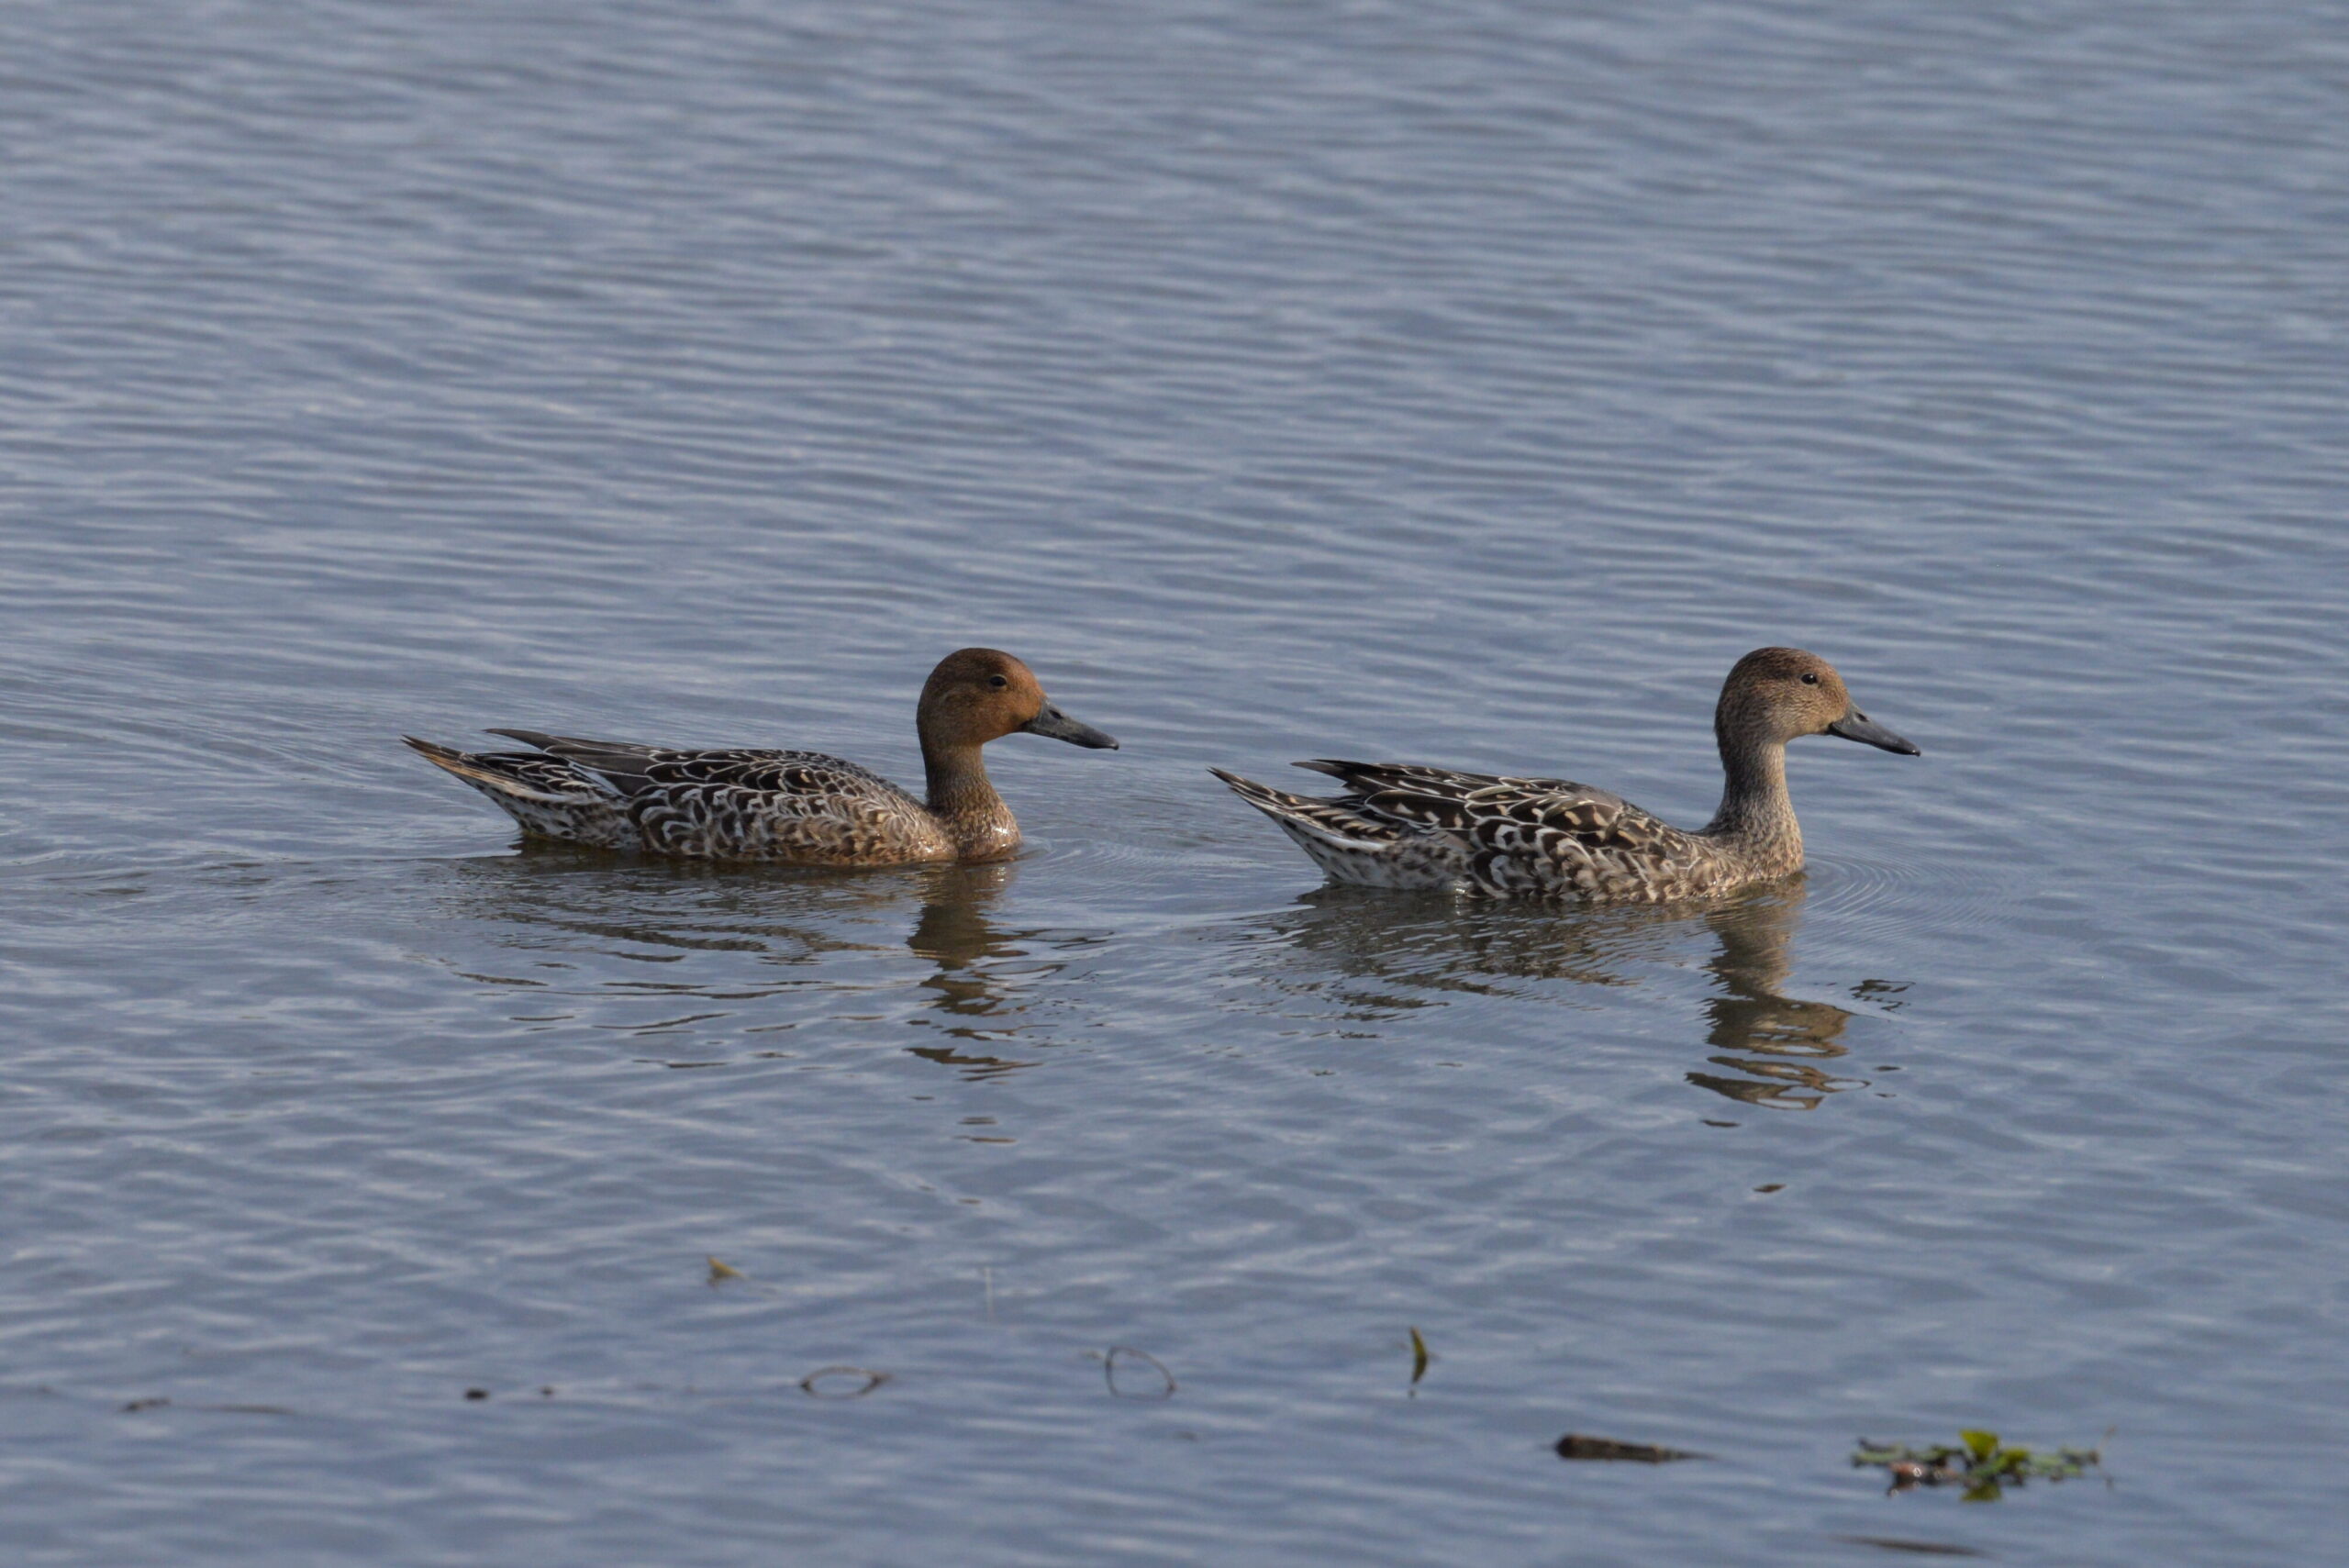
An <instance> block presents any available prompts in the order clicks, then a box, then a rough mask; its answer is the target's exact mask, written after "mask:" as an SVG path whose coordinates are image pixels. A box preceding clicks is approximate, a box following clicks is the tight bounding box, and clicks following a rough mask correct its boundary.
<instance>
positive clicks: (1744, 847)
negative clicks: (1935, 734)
mask: <svg viewBox="0 0 2349 1568" xmlns="http://www.w3.org/2000/svg"><path fill="white" fill-rule="evenodd" d="M1713 732H1714V736H1715V738H1716V740H1718V741H1719V742H1720V753H1721V771H1722V773H1723V786H1722V790H1721V805H1720V810H1719V811H1718V812H1716V813H1714V816H1713V819H1712V821H1711V822H1710V823H1709V824H1707V825H1706V826H1705V827H1704V828H1699V829H1698V830H1697V831H1695V832H1689V831H1687V830H1685V829H1682V828H1675V827H1673V826H1672V825H1671V824H1669V823H1667V822H1664V821H1662V820H1661V819H1659V818H1657V817H1653V816H1651V815H1649V814H1648V813H1647V812H1644V811H1642V810H1641V809H1640V808H1639V807H1638V806H1633V805H1631V803H1630V802H1629V801H1627V800H1625V799H1623V797H1622V796H1620V795H1611V794H1609V793H1608V792H1607V791H1606V790H1603V789H1592V788H1590V787H1589V786H1587V785H1585V784H1573V783H1570V782H1568V781H1566V780H1564V779H1544V778H1514V777H1503V776H1500V775H1497V774H1493V773H1458V772H1455V771H1453V770H1452V769H1449V768H1430V767H1418V766H1412V765H1408V764H1404V763H1395V762H1334V761H1329V760H1323V761H1317V762H1299V763H1298V764H1297V766H1298V767H1301V768H1310V769H1312V770H1314V771H1315V772H1317V773H1330V774H1332V775H1334V776H1336V777H1337V778H1339V779H1341V780H1343V781H1344V782H1345V784H1346V785H1347V793H1346V794H1344V795H1339V796H1336V797H1334V798H1331V797H1326V796H1318V795H1292V794H1290V793H1288V792H1287V791H1286V790H1276V789H1273V788H1271V787H1270V786H1268V785H1265V784H1257V783H1255V782H1254V781H1252V780H1250V779H1243V778H1241V777H1239V776H1238V775H1237V774H1233V773H1225V772H1223V771H1222V770H1221V769H1211V770H1210V772H1213V773H1215V775H1216V776H1217V777H1218V778H1219V779H1221V780H1223V781H1224V783H1226V784H1230V786H1231V788H1232V789H1233V791H1234V792H1235V793H1237V794H1238V795H1240V797H1241V799H1242V800H1245V801H1247V802H1248V804H1250V805H1251V806H1255V807H1256V808H1257V809H1258V810H1260V811H1262V812H1264V814H1265V815H1266V816H1267V817H1271V818H1272V819H1273V820H1274V821H1275V822H1277V823H1278V824H1280V826H1281V828H1282V830H1283V831H1285V832H1286V833H1287V834H1288V836H1289V837H1290V838H1291V839H1294V840H1296V841H1297V844H1298V846H1299V847H1301V848H1302V849H1303V850H1304V851H1305V852H1306V853H1307V854H1308V855H1309V856H1311V857H1312V858H1313V860H1314V862H1316V863H1317V864H1319V866H1320V867H1321V868H1322V869H1323V870H1324V871H1326V872H1327V873H1329V874H1330V877H1331V878H1332V879H1333V880H1335V881H1339V882H1353V883H1362V884H1368V885H1372V886H1379V887H1420V888H1446V889H1450V890H1452V891H1453V892H1459V893H1487V894H1523V895H1534V896H1542V897H1554V898H1570V899H1575V900H1578V901H1581V902H1585V903H1594V904H1599V903H1639V904H1658V903H1663V902H1664V901H1666V900H1669V899H1675V898H1692V897H1698V896H1703V895H1712V894H1719V893H1726V892H1730V891H1732V890H1734V889H1736V888H1739V887H1743V886H1746V885H1749V884H1753V883H1757V882H1766V881H1769V880H1772V879H1774V878H1776V877H1781V876H1787V875H1790V874H1792V873H1795V872H1798V871H1800V870H1801V869H1802V829H1801V828H1800V827H1799V826H1798V825H1797V823H1796V821H1795V809H1794V803H1793V801H1792V800H1791V799H1790V798H1789V797H1788V796H1787V761H1786V759H1787V741H1789V740H1797V739H1799V738H1800V737H1802V736H1805V735H1838V736H1841V737H1842V738H1843V739H1845V740H1860V741H1865V742H1866V743H1867V744H1868V745H1871V746H1879V747H1882V748H1883V749H1884V750H1885V751H1898V752H1900V753H1901V754H1903V755H1906V756H1911V757H1913V756H1916V755H1918V751H1917V748H1916V747H1914V746H1912V745H1910V744H1909V742H1908V741H1906V740H1902V739H1901V738H1900V737H1899V736H1898V735H1895V734H1894V733H1893V732H1892V731H1891V730H1889V729H1887V728H1884V727H1883V726H1882V725H1880V724H1877V723H1876V722H1875V721H1874V720H1873V719H1871V718H1869V717H1868V716H1867V715H1866V714H1864V713H1862V712H1861V711H1860V710H1859V709H1858V708H1857V707H1855V706H1853V703H1852V696H1851V694H1850V693H1849V692H1847V691H1845V690H1844V689H1843V678H1842V676H1841V675H1838V674H1837V673H1835V669H1834V666H1832V665H1831V664H1830V663H1828V662H1827V661H1826V660H1824V659H1821V658H1820V657H1819V656H1818V655H1817V654H1815V653H1806V652H1804V651H1802V650H1800V649H1798V648H1761V649H1756V650H1755V651H1753V652H1751V653H1749V654H1747V655H1746V656H1745V657H1744V658H1742V659H1741V660H1739V661H1738V662H1737V664H1736V667H1735V668H1733V669H1731V671H1730V673H1729V679H1728V680H1727V681H1726V682H1724V683H1723V684H1722V685H1721V695H1720V703H1719V705H1718V706H1716V707H1715V708H1714V712H1713Z"/></svg>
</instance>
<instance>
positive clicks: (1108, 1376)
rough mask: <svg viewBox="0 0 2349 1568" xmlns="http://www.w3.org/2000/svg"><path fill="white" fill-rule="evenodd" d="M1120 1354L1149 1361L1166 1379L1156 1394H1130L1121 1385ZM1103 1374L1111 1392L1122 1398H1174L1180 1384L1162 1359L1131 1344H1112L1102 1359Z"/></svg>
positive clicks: (1137, 1359)
mask: <svg viewBox="0 0 2349 1568" xmlns="http://www.w3.org/2000/svg"><path fill="white" fill-rule="evenodd" d="M1119 1356H1131V1357H1132V1358H1133V1359H1134V1360H1136V1361H1142V1362H1149V1363H1150V1364H1151V1366H1152V1368H1153V1369H1154V1370H1155V1371H1156V1372H1157V1373H1158V1375H1159V1376H1160V1377H1162V1378H1163V1379H1164V1380H1165V1385H1164V1386H1163V1387H1162V1388H1160V1389H1159V1391H1158V1392H1157V1393H1155V1394H1129V1393H1127V1392H1126V1391H1125V1390H1124V1389H1122V1388H1120V1387H1119V1386H1118V1358H1119ZM1101 1375H1102V1377H1103V1378H1104V1379H1105V1380H1107V1382H1108V1385H1109V1392H1110V1393H1112V1394H1114V1395H1116V1396H1118V1397H1119V1398H1120V1399H1172V1398H1174V1397H1175V1388H1176V1387H1177V1386H1179V1385H1177V1384H1176V1383H1175V1374H1174V1373H1171V1372H1169V1371H1167V1370H1166V1363H1165V1362H1163V1361H1160V1360H1159V1359H1158V1358H1157V1357H1156V1356H1154V1355H1152V1354H1151V1353H1150V1352H1149V1351H1138V1350H1136V1349H1134V1348H1133V1347H1132V1346H1131V1345H1111V1346H1110V1347H1109V1353H1108V1355H1106V1356H1104V1357H1103V1358H1102V1359H1101Z"/></svg>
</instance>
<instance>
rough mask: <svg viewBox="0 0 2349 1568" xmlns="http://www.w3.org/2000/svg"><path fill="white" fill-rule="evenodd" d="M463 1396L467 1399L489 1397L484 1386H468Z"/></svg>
mask: <svg viewBox="0 0 2349 1568" xmlns="http://www.w3.org/2000/svg"><path fill="white" fill-rule="evenodd" d="M465 1397H466V1398H468V1399H486V1398H488V1397H489V1390H488V1389H486V1388H468V1389H466V1390H465Z"/></svg>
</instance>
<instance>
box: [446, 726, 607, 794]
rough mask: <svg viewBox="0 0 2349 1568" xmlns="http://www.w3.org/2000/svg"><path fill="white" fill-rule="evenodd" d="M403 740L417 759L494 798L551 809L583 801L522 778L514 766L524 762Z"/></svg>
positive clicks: (451, 747) (542, 781) (539, 782)
mask: <svg viewBox="0 0 2349 1568" xmlns="http://www.w3.org/2000/svg"><path fill="white" fill-rule="evenodd" d="M400 739H401V740H405V741H406V742H407V744H408V746H409V747H410V748H411V749H412V750H414V751H416V752H417V755H419V756H421V757H422V758H423V759H424V760H425V761H426V762H430V763H431V764H432V765H433V766H434V767H436V768H441V769H445V770H446V771H447V772H449V773H454V774H456V775H457V777H459V778H461V779H462V780H464V781H465V782H466V783H467V784H472V785H473V786H474V787H476V788H478V789H482V790H484V791H487V792H488V793H490V794H493V795H510V796H512V797H513V798H514V799H516V800H522V801H532V802H537V803H540V804H543V805H549V806H555V805H563V804H567V803H569V802H572V801H575V800H577V799H578V798H579V795H577V794H566V793H564V792H562V791H560V790H551V789H549V788H548V787H547V785H548V784H551V783H553V782H555V781H553V780H552V779H540V780H531V779H527V778H524V777H523V776H521V774H520V773H519V772H518V770H516V769H515V767H514V764H515V763H516V762H518V761H523V760H524V759H518V758H514V757H497V756H484V755H483V754H481V753H479V752H474V751H458V750H457V749H456V748H455V747H453V746H443V745H440V743H439V742H437V741H432V740H417V738H416V737H415V736H413V735H403V736H401V737H400ZM529 761H533V762H535V761H537V759H529ZM532 771H533V772H543V771H544V770H543V769H533V770H532ZM581 782H582V783H584V782H585V781H584V780H583V781H581Z"/></svg>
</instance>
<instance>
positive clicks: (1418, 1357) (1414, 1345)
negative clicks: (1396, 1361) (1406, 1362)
mask: <svg viewBox="0 0 2349 1568" xmlns="http://www.w3.org/2000/svg"><path fill="white" fill-rule="evenodd" d="M1433 1359H1434V1358H1433V1357H1432V1356H1431V1355H1429V1354H1428V1342H1427V1341H1426V1340H1422V1339H1420V1338H1419V1330H1418V1329H1412V1330H1411V1386H1412V1387H1414V1388H1417V1387H1418V1386H1419V1379H1421V1378H1423V1377H1425V1376H1426V1375H1427V1374H1428V1362H1431V1361H1432V1360H1433Z"/></svg>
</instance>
